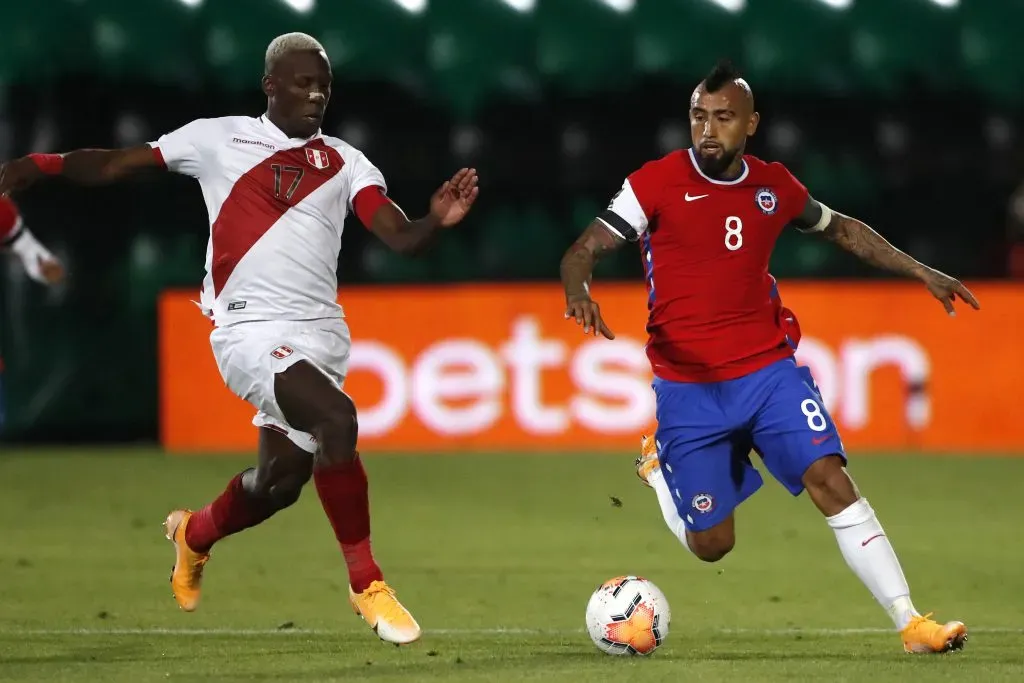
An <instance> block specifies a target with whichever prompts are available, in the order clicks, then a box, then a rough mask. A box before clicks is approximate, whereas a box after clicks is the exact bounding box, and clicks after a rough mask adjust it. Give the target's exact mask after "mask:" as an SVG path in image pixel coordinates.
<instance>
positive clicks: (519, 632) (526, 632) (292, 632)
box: [0, 627, 1024, 636]
mask: <svg viewBox="0 0 1024 683" xmlns="http://www.w3.org/2000/svg"><path fill="white" fill-rule="evenodd" d="M701 631H703V632H705V633H707V632H711V633H719V634H722V635H753V636H797V635H805V636H857V635H873V634H894V633H895V631H894V630H893V629H887V628H804V629H801V628H783V629H756V628H749V629H748V628H716V629H707V630H704V629H701V630H699V631H698V633H699V632H701ZM350 633H352V632H351V631H339V630H333V629H302V628H283V629H276V628H275V629H244V628H240V629H235V628H68V629H25V630H14V629H0V636H9V635H29V636H158V635H159V636H164V635H170V636H330V635H348V634H350ZM583 633H585V631H584V630H583V629H576V630H573V629H561V630H559V629H533V628H448V629H445V628H440V629H428V630H426V631H425V632H424V635H427V636H431V635H436V636H540V635H547V636H576V635H582V634H583ZM968 633H982V634H984V633H991V634H1000V633H1002V634H1021V635H1024V628H1009V627H989V628H985V627H981V628H970V629H968Z"/></svg>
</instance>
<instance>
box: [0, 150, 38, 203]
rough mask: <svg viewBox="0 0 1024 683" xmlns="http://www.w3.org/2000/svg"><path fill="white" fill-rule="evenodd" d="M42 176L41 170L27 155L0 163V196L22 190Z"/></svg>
mask: <svg viewBox="0 0 1024 683" xmlns="http://www.w3.org/2000/svg"><path fill="white" fill-rule="evenodd" d="M42 177H43V172H42V171H41V170H40V169H39V167H38V166H36V163H35V162H34V161H32V160H31V159H29V158H28V157H22V158H20V159H15V160H14V161H9V162H7V163H6V164H3V165H0V197H6V196H8V195H9V194H10V193H11V192H15V191H20V190H24V189H25V188H27V187H28V186H29V185H31V184H32V183H34V182H35V181H37V180H39V179H40V178H42Z"/></svg>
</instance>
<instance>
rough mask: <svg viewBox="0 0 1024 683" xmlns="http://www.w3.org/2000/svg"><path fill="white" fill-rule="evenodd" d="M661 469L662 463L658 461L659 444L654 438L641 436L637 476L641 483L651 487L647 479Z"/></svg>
mask: <svg viewBox="0 0 1024 683" xmlns="http://www.w3.org/2000/svg"><path fill="white" fill-rule="evenodd" d="M659 467H661V463H660V462H659V461H658V442H657V441H655V439H654V437H653V436H641V437H640V457H639V458H637V459H636V476H638V477H640V481H642V482H643V483H644V484H646V485H647V486H650V485H651V484H650V483H649V482H648V481H647V477H648V476H649V475H650V474H651V472H653V471H654V470H656V469H658V468H659Z"/></svg>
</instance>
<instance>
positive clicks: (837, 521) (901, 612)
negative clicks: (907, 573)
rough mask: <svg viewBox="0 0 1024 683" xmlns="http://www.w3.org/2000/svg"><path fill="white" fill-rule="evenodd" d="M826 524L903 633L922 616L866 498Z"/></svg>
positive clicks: (853, 568) (859, 575)
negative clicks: (915, 618) (914, 618)
mask: <svg viewBox="0 0 1024 683" xmlns="http://www.w3.org/2000/svg"><path fill="white" fill-rule="evenodd" d="M825 521H827V522H828V525H829V526H830V527H832V530H833V531H834V532H835V534H836V541H837V542H838V543H839V550H840V551H841V552H842V553H843V557H844V558H845V559H846V564H848V565H849V566H850V569H852V570H853V573H854V574H856V575H857V578H859V579H860V580H861V583H863V584H864V585H865V586H867V589H868V590H869V591H871V594H872V595H873V596H875V600H877V601H878V603H879V604H880V605H881V606H882V607H884V608H885V611H886V612H887V613H888V614H889V617H890V618H891V619H892V621H893V623H894V624H895V625H896V628H897V629H899V630H903V628H904V627H905V626H906V625H907V624H909V623H910V619H911V617H914V616H918V614H919V613H918V611H917V610H916V609H914V604H913V603H912V602H911V601H910V587H909V586H908V585H907V579H906V577H904V576H903V568H902V567H900V561H899V559H898V558H897V557H896V552H895V551H894V550H893V549H892V544H891V543H889V538H888V537H887V536H886V535H885V530H883V529H882V525H881V524H879V522H878V518H877V517H876V516H875V511H874V510H873V509H871V505H869V504H868V501H867V499H865V498H861V499H860V500H858V501H857V502H856V503H854V504H853V505H851V506H850V507H848V508H846V509H845V510H843V511H842V512H840V513H839V514H837V515H833V516H831V517H826V518H825Z"/></svg>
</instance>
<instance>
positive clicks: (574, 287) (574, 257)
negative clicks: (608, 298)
mask: <svg viewBox="0 0 1024 683" xmlns="http://www.w3.org/2000/svg"><path fill="white" fill-rule="evenodd" d="M625 243H626V240H624V239H622V238H621V237H619V236H618V235H616V234H615V233H613V232H612V231H611V230H610V229H608V227H607V226H606V225H605V224H604V223H603V222H602V221H601V220H595V221H594V222H592V223H591V224H590V225H588V226H587V229H586V230H584V231H583V234H582V235H580V236H579V239H577V240H576V241H575V242H574V243H573V245H572V246H571V247H569V250H568V251H566V252H565V255H564V256H563V257H562V264H561V268H560V271H561V275H562V286H563V287H564V288H565V317H566V319H567V320H569V319H572V320H575V321H576V323H577V324H578V325H582V326H583V332H584V333H585V334H590V333H591V332H593V333H594V336H595V337H596V336H597V335H598V333H600V334H602V335H604V336H605V337H606V338H608V339H615V333H614V332H612V331H611V329H610V328H609V327H608V325H607V324H606V323H605V322H604V319H602V318H601V307H600V306H598V305H597V302H596V301H594V300H593V299H591V298H590V281H591V279H592V278H593V276H594V266H595V265H597V261H598V259H600V258H601V256H603V255H604V254H607V253H608V252H610V251H615V250H616V249H618V248H620V247H621V246H622V245H624V244H625Z"/></svg>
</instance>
